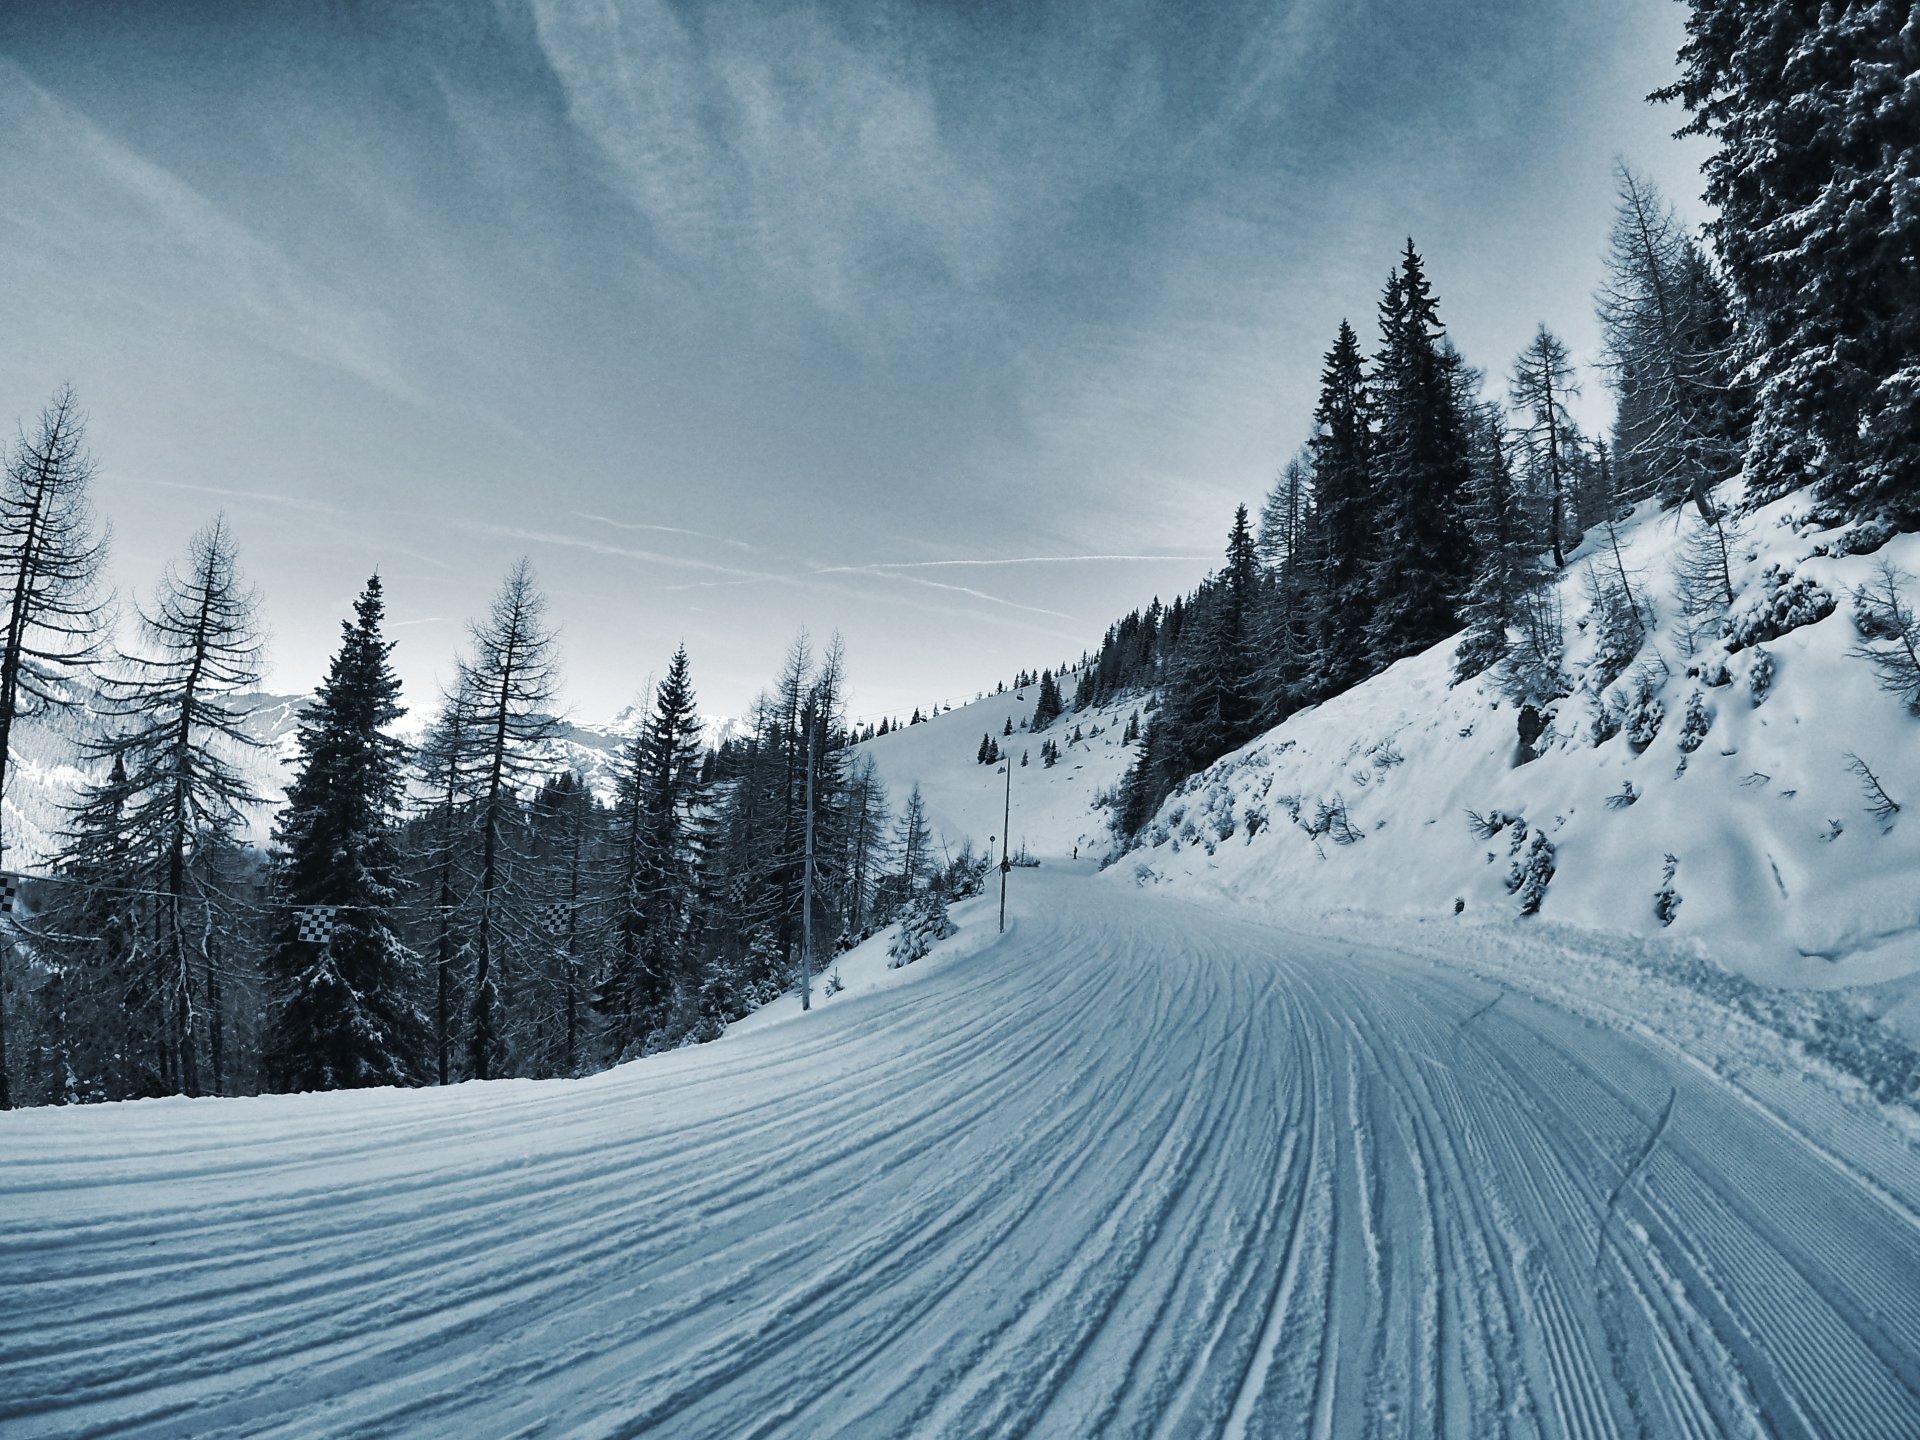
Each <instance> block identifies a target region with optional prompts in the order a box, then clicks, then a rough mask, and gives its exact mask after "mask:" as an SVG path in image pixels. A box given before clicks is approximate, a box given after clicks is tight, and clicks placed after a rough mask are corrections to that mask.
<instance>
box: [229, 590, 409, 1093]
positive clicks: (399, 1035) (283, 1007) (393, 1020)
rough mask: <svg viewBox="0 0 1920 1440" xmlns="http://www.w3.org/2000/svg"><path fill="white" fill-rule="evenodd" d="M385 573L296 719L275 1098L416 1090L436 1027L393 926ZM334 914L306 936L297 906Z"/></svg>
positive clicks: (396, 762) (278, 845)
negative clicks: (328, 932)
mask: <svg viewBox="0 0 1920 1440" xmlns="http://www.w3.org/2000/svg"><path fill="white" fill-rule="evenodd" d="M385 608H386V606H385V600H384V598H383V596H382V593H381V586H380V577H379V576H378V575H375V576H374V577H372V578H371V579H370V580H368V581H367V586H366V589H365V590H363V591H362V592H361V594H360V598H359V600H358V601H357V602H355V604H354V619H353V620H352V621H349V622H344V623H343V624H342V626H341V631H342V636H341V644H340V649H339V650H338V651H337V652H336V653H335V655H334V657H333V663H332V665H331V667H330V668H329V670H328V672H327V678H326V680H325V682H324V683H323V684H322V685H321V687H320V690H319V692H318V694H317V695H316V697H315V699H314V703H313V704H312V705H311V706H309V707H308V708H307V710H306V711H305V713H304V714H302V716H301V717H300V726H299V730H298V732H297V735H296V745H297V747H298V753H297V756H296V759H295V761H294V765H295V767H296V768H295V773H294V778H293V782H292V784H291V785H290V786H289V787H288V789H287V802H286V807H285V809H283V810H282V811H281V812H280V818H279V822H278V824H277V825H276V826H275V829H274V846H275V855H274V867H273V873H274V882H275V891H276V893H277V895H278V898H279V899H280V900H281V901H282V902H283V905H284V906H286V907H290V908H287V909H284V910H283V911H282V913H281V916H280V918H279V919H278V921H277V923H276V924H275V927H274V932H273V937H272V942H271V948H270V950H269V953H268V966H269V969H270V971H271V972H272V973H273V974H274V975H275V976H276V978H277V980H278V988H279V989H280V991H281V993H280V995H279V996H278V997H276V998H277V1005H276V1009H275V1014H274V1018H273V1025H272V1029H271V1031H270V1033H269V1036H268V1041H267V1055H266V1061H267V1073H268V1077H269V1079H270V1081H271V1083H272V1084H273V1086H274V1088H275V1089H278V1090H333V1089H342V1088H347V1087H353V1086H364V1085H417V1084H419V1083H420V1081H421V1079H422V1078H423V1077H424V1074H425V1068H426V1067H425V1057H426V1053H427V1049H428V1044H429V1029H428V1024H427V1021H426V1019H425V1017H423V1016H422V1015H421V1013H420V1011H419V1007H418V1004H417V1002H416V999H415V996H414V984H413V981H414V977H413V974H412V970H411V962H412V958H413V957H412V955H411V954H410V952H408V950H407V949H406V947H405V946H404V945H402V943H401V941H400V937H399V935H398V934H397V933H396V931H395V928H394V925H395V920H396V913H395V912H396V908H397V907H398V905H399V903H400V900H401V896H402V881H401V875H400V854H399V847H398V844H397V829H398V820H399V811H400V801H401V792H402V784H403V776H402V765H403V763H404V754H405V747H404V746H403V745H402V744H401V742H400V741H398V740H397V739H395V738H394V737H393V736H392V735H391V734H390V733H388V732H389V730H390V728H391V727H392V725H393V724H394V722H395V721H397V720H399V719H400V717H401V716H402V715H403V714H405V713H406V712H405V710H404V709H403V708H402V707H401V705H400V680H399V677H398V676H396V675H395V674H394V672H393V666H392V662H391V656H392V653H393V645H392V643H391V642H390V641H388V640H386V639H385V638H384V636H383V635H382V633H381V628H380V627H381V621H382V619H383V617H384V615H385ZM306 906H327V907H331V908H332V909H333V912H334V913H333V935H332V939H331V940H329V941H327V942H325V943H322V944H314V943H311V942H308V941H305V940H302V939H301V938H300V926H299V909H300V908H301V907H306Z"/></svg>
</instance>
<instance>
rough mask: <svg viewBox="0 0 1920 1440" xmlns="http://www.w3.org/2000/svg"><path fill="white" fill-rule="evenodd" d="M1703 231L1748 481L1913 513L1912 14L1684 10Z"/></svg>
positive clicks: (1885, 3)
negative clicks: (1746, 378) (1742, 353)
mask: <svg viewBox="0 0 1920 1440" xmlns="http://www.w3.org/2000/svg"><path fill="white" fill-rule="evenodd" d="M1690 11H1691V13H1690V15H1689V17H1688V20H1687V34H1688V39H1687V43H1686V45H1685V46H1684V47H1683V48H1682V49H1681V51H1680V63H1681V67H1682V75H1681V78H1680V80H1679V81H1678V82H1677V83H1676V84H1674V85H1672V86H1670V87H1669V88H1668V89H1666V90H1664V91H1662V92H1660V94H1659V96H1658V97H1657V98H1661V99H1678V100H1680V101H1682V102H1683V103H1685V105H1686V106H1687V108H1688V109H1689V110H1691V111H1692V113H1693V119H1692V122H1691V124H1689V125H1688V127H1687V132H1688V133H1694V134H1701V135H1706V136H1708V137H1710V138H1711V139H1713V140H1714V141H1715V142H1717V147H1718V148H1717V149H1716V150H1715V151H1714V153H1713V154H1712V155H1711V156H1710V157H1709V158H1708V160H1707V162H1706V165H1705V167H1704V168H1705V171H1706V176H1707V190H1706V199H1707V201H1708V203H1709V204H1711V205H1712V206H1713V207H1714V208H1715V211H1716V214H1715V217H1714V219H1713V220H1712V221H1711V222H1710V223H1709V224H1708V226H1707V231H1708V234H1709V236H1710V237H1711V238H1712V240H1713V242H1714V249H1715V251H1716V253H1717V254H1718V256H1719V258H1720V261H1721V263H1722V264H1723V265H1724V266H1725V267H1726V272H1727V276H1728V278H1729V280H1730V281H1731V282H1732V284H1733V287H1734V290H1735V291H1736V292H1737V293H1738V295H1739V297H1740V299H1741V301H1742V311H1743V315H1744V318H1745V325H1744V330H1745V334H1744V337H1743V338H1744V342H1745V344H1744V348H1745V350H1746V354H1747V358H1748V360H1749V363H1750V365H1751V368H1752V370H1753V373H1754V374H1755V376H1756V377H1757V380H1758V393H1757V399H1756V416H1755V425H1754V432H1753V437H1752V445H1751V449H1750V451H1749V455H1748V459H1747V475H1748V478H1749V480H1750V481H1751V482H1753V484H1754V486H1755V488H1756V489H1757V491H1758V492H1759V493H1762V494H1771V493H1778V492H1779V491H1781V490H1783V489H1786V488H1790V487H1791V486H1793V485H1796V484H1800V483H1804V481H1805V480H1807V479H1810V478H1815V477H1816V476H1817V477H1818V478H1820V479H1821V480H1822V483H1823V485H1824V488H1825V489H1826V490H1827V492H1828V493H1829V494H1830V495H1832V496H1833V497H1835V498H1836V499H1839V500H1842V501H1844V502H1846V503H1847V504H1849V505H1851V506H1854V507H1866V506H1873V505H1887V506H1890V507H1893V508H1895V509H1896V510H1899V511H1901V512H1903V513H1905V514H1907V515H1912V514H1915V513H1920V480H1917V479H1916V476H1920V464H1916V458H1917V457H1920V300H1917V297H1916V289H1915V271H1914V260H1913V257H1914V256H1915V255H1920V206H1917V205H1915V204H1913V203H1912V197H1913V194H1914V189H1915V186H1916V185H1920V88H1916V86H1915V85H1914V83H1913V79H1912V77H1913V74H1914V70H1915V50H1914V33H1915V32H1914V20H1913V10H1912V7H1911V5H1907V4H1902V3H1897V0H1858V3H1848V4H1824V5H1812V4H1793V5H1789V4H1782V3H1780V0H1690Z"/></svg>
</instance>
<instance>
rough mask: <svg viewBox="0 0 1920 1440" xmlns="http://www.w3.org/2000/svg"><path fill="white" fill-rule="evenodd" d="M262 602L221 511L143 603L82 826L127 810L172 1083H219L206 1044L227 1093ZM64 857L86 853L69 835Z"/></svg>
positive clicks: (130, 852) (76, 859)
mask: <svg viewBox="0 0 1920 1440" xmlns="http://www.w3.org/2000/svg"><path fill="white" fill-rule="evenodd" d="M258 604H259V596H258V593H257V592H256V591H254V590H253V589H252V588H251V587H249V586H247V585H246V584H245V583H244V582H243V581H242V579H241V576H240V566H239V558H238V554H237V552H236V549H235V546H234V541H233V532H232V531H231V530H229V529H228V528H227V523H226V518H225V517H224V516H219V517H216V518H215V519H214V520H213V521H212V522H211V523H210V524H208V525H207V526H205V527H204V528H203V529H201V530H200V531H199V532H198V533H196V534H195V535H194V537H193V539H192V540H191V542H189V544H188V547H187V555H186V559H185V562H184V563H183V564H180V565H169V566H168V567H167V570H166V573H165V575H164V576H163V578H162V579H161V582H160V586H159V590H158V592H157V594H156V595H155V599H154V604H153V607H152V609H151V610H148V609H144V608H143V609H142V610H141V611H140V634H141V638H142V641H143V642H144V643H143V645H142V647H141V652H140V653H139V654H136V655H131V656H123V657H122V663H121V665H120V666H118V667H116V669H115V671H114V672H112V673H110V674H108V675H107V676H106V677H105V701H106V706H107V712H108V717H109V719H108V723H109V725H110V726H111V727H112V728H111V731H110V733H109V734H108V735H107V736H106V738H104V739H102V740H100V741H97V742H96V743H95V744H94V745H93V746H92V747H91V754H92V757H93V759H94V761H95V763H96V764H100V765H103V766H105V767H106V768H107V769H108V772H109V775H108V778H107V779H106V780H104V781H100V782H97V783H95V784H93V785H90V786H88V787H87V789H86V790H85V791H84V792H83V795H82V799H81V804H80V812H79V823H80V825H82V826H85V825H87V824H88V822H89V820H90V819H91V820H93V821H95V822H98V821H100V820H104V818H105V817H106V816H107V815H108V814H110V813H111V814H113V815H114V816H115V817H117V818H116V823H118V824H119V825H120V826H121V827H122V828H123V831H124V833H125V837H126V840H125V844H126V854H127V859H128V861H129V863H130V864H131V866H132V871H131V874H130V877H129V878H130V879H131V880H132V881H133V884H134V888H136V889H138V890H140V891H144V892H146V895H147V897H148V898H150V899H151V900H152V901H153V902H154V903H153V904H152V905H151V908H150V913H148V914H147V915H146V916H145V917H144V918H145V919H146V921H147V923H148V925H149V926H150V929H149V930H148V931H147V933H148V935H149V936H150V937H151V938H150V939H149V940H148V942H147V943H146V944H145V945H144V946H143V947H142V950H141V959H142V961H143V962H144V963H145V964H146V965H147V966H148V967H149V969H150V973H149V974H148V975H147V976H145V977H143V978H142V980H141V981H140V982H139V985H140V988H142V989H146V988H151V989H153V990H154V991H157V992H158V993H159V994H160V995H161V996H163V997H164V1010H165V1014H166V1016H167V1022H166V1023H167V1029H166V1030H165V1032H164V1034H163V1036H162V1037H161V1040H160V1047H159V1048H160V1068H161V1084H162V1087H163V1088H164V1089H166V1090H168V1091H176V1092H181V1093H185V1094H188V1095H197V1094H199V1093H200V1092H201V1090H202V1089H203V1088H207V1087H206V1086H205V1085H204V1083H203V1074H205V1073H207V1071H203V1068H202V1060H203V1058H204V1059H205V1061H206V1062H207V1070H208V1071H210V1074H211V1089H212V1090H213V1091H214V1092H215V1093H219V1092H220V1091H221V1090H222V1089H224V1086H225V1080H226V1075H225V1040H226V1023H227V1015H226V1010H225V1005H224V1001H223V996H222V982H221V966H220V965H219V964H217V963H215V960H214V953H215V951H216V949H218V948H221V945H222V940H223V936H225V935H230V934H231V933H232V931H233V929H234V928H235V927H236V926H237V925H238V924H239V923H240V917H239V915H238V912H237V906H236V904H235V900H234V896H233V893H232V892H233V889H234V881H235V875H236V871H237V868H238V866H237V860H238V857H237V854H236V848H235V844H234V839H233V837H234V834H235V832H236V831H237V830H238V829H239V828H240V824H241V821H242V818H243V816H242V812H243V810H245V809H246V808H248V807H251V806H253V805H257V804H259V803H260V797H259V796H258V795H256V794H255V793H254V791H253V789H252V787H250V786H249V785H248V784H247V782H246V780H245V779H244V778H243V777H242V776H241V774H240V772H239V770H238V769H237V768H236V767H235V765H234V763H233V761H232V759H231V758H230V756H231V754H232V752H233V751H234V750H235V749H242V750H245V749H257V748H259V747H260V745H261V743H262V742H261V741H260V740H259V739H258V738H257V737H255V736H254V735H252V734H250V733H249V732H248V731H247V730H246V728H245V725H244V719H245V713H244V711H243V710H241V709H240V708H239V707H237V706H235V705H233V704H232V703H231V701H232V699H233V697H235V696H237V695H240V694H243V693H245V692H247V691H249V690H253V689H255V688H256V687H257V686H258V685H259V683H260V654H261V650H262V648H263V641H262V639H261V635H260V631H259V628H258V625H257V623H256V621H255V618H254V616H255V611H256V609H257V607H258ZM115 774H118V775H120V776H122V777H123V778H121V779H118V780H116V779H115V778H114V775H115ZM80 838H81V837H80V836H78V835H76V837H75V840H76V841H78V840H79V839H80ZM61 863H62V864H85V863H87V857H86V856H85V855H83V854H82V853H80V851H79V850H78V848H77V846H76V844H75V843H72V842H70V844H69V848H68V851H67V853H66V854H64V855H63V856H62V857H61ZM127 898H128V899H129V900H131V899H133V898H134V897H132V896H129V897H127Z"/></svg>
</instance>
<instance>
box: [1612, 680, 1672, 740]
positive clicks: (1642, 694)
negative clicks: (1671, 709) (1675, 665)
mask: <svg viewBox="0 0 1920 1440" xmlns="http://www.w3.org/2000/svg"><path fill="white" fill-rule="evenodd" d="M1666 718H1667V707H1666V705H1665V704H1664V703H1663V702H1662V701H1661V699H1660V697H1659V696H1658V695H1656V694H1654V693H1653V683H1652V682H1651V681H1650V680H1649V679H1647V678H1646V677H1645V676H1642V677H1641V678H1640V681H1639V683H1638V684H1637V685H1636V686H1635V687H1634V690H1633V693H1632V695H1631V696H1630V697H1629V698H1628V700H1627V705H1626V710H1625V713H1624V714H1623V715H1622V716H1621V726H1620V728H1621V729H1622V730H1624V731H1626V734H1627V743H1628V744H1629V745H1631V746H1633V748H1634V749H1636V750H1644V749H1646V748H1647V746H1649V745H1651V744H1652V743H1653V741H1654V737H1655V736H1657V735H1658V734H1659V733H1660V727H1661V725H1662V724H1664V723H1665V722H1666Z"/></svg>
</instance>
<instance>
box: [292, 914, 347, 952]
mask: <svg viewBox="0 0 1920 1440" xmlns="http://www.w3.org/2000/svg"><path fill="white" fill-rule="evenodd" d="M339 908H340V907H339V906H337V905H302V906H301V907H300V908H299V909H298V910H296V911H294V936H295V938H296V939H298V940H300V941H302V942H304V943H305V944H308V945H325V944H327V943H328V942H330V941H331V940H332V939H333V916H334V912H335V911H336V910H338V909H339Z"/></svg>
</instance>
